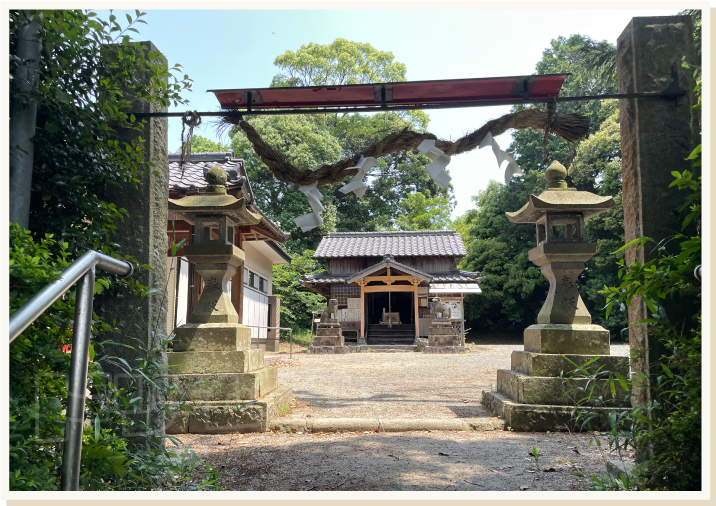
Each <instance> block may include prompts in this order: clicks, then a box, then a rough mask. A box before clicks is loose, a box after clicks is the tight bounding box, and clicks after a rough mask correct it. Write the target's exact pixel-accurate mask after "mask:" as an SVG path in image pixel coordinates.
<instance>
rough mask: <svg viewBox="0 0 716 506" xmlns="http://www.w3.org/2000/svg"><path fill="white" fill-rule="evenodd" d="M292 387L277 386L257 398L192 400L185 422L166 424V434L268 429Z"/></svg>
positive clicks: (238, 431) (244, 431)
mask: <svg viewBox="0 0 716 506" xmlns="http://www.w3.org/2000/svg"><path fill="white" fill-rule="evenodd" d="M292 394H293V392H292V390H291V387H278V388H276V389H275V390H274V391H273V392H271V393H269V394H268V395H266V396H265V397H263V398H262V399H259V400H251V401H233V402H226V401H204V402H195V403H192V404H191V408H192V411H191V413H190V414H188V415H184V416H185V419H186V423H173V424H172V425H171V426H170V425H167V434H186V433H190V434H231V433H247V432H262V431H265V430H268V429H269V428H270V426H271V424H272V422H273V421H274V420H275V419H276V418H277V417H278V416H279V412H280V410H281V409H282V408H286V407H287V406H288V403H289V402H290V400H291V397H292Z"/></svg>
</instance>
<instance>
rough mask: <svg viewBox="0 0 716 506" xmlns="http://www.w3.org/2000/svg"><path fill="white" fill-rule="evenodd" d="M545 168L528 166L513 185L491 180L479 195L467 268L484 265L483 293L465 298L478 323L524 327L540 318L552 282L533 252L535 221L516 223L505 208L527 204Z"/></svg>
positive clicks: (541, 183) (470, 316)
mask: <svg viewBox="0 0 716 506" xmlns="http://www.w3.org/2000/svg"><path fill="white" fill-rule="evenodd" d="M544 185H545V178H544V174H543V173H541V172H539V171H535V170H531V171H527V172H526V173H525V175H524V176H522V177H520V179H519V180H518V181H513V182H512V184H510V186H506V185H502V184H500V183H497V182H495V181H491V182H490V184H489V185H488V187H487V188H486V189H485V190H484V191H482V192H480V193H479V194H478V195H477V197H473V199H474V201H475V203H476V205H477V206H478V211H477V213H475V214H474V216H473V217H472V219H471V220H470V228H469V238H470V239H469V243H468V244H469V246H468V251H467V257H465V258H464V259H463V261H462V262H461V264H460V267H461V268H464V269H467V270H470V271H479V272H480V273H481V274H482V276H483V277H484V280H483V281H482V283H480V286H481V288H482V294H480V295H479V296H478V297H470V298H468V299H467V300H466V302H465V317H466V319H467V320H469V321H471V322H472V323H471V324H472V325H473V328H482V329H485V328H487V329H503V330H504V329H507V328H510V327H511V326H512V328H524V327H526V326H528V325H531V324H532V323H534V320H535V318H536V315H537V313H538V312H539V310H540V308H541V307H542V304H543V303H544V300H545V297H546V294H547V288H548V287H549V283H548V282H547V279H546V278H545V277H544V276H542V273H541V271H540V269H539V267H537V266H536V265H534V264H532V263H531V262H530V261H529V260H528V258H527V252H528V251H529V250H530V249H531V248H533V247H534V246H535V227H534V225H524V224H515V223H510V221H509V220H508V219H507V216H505V212H508V211H516V210H517V209H519V208H521V207H522V206H523V205H524V203H525V202H526V201H527V199H528V198H529V195H530V194H539V193H541V192H542V191H543V190H544Z"/></svg>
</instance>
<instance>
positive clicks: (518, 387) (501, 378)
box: [497, 369, 630, 406]
mask: <svg viewBox="0 0 716 506" xmlns="http://www.w3.org/2000/svg"><path fill="white" fill-rule="evenodd" d="M592 386H594V390H593V393H592V397H593V398H594V399H596V398H597V397H599V396H601V397H602V399H603V401H604V403H606V404H608V405H611V406H622V405H629V403H630V400H629V392H628V391H627V390H624V389H623V388H622V387H621V385H619V383H618V382H617V381H615V382H614V387H615V396H614V397H612V394H611V391H610V385H609V382H608V381H606V380H604V381H600V382H598V383H597V384H596V385H595V382H593V381H592V382H591V383H590V380H588V379H570V380H562V378H554V377H552V378H550V377H542V376H527V375H526V374H522V373H520V372H517V371H510V370H507V369H498V370H497V391H498V392H499V393H501V394H502V395H505V396H507V397H509V398H510V399H512V400H513V401H515V402H518V403H520V404H540V405H554V406H574V405H576V404H577V401H579V400H580V399H582V398H584V397H586V396H587V394H588V393H589V390H591V388H592Z"/></svg>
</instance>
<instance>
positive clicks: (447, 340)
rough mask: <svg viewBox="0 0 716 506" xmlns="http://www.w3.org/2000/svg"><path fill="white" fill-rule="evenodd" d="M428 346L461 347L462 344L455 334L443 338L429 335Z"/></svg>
mask: <svg viewBox="0 0 716 506" xmlns="http://www.w3.org/2000/svg"><path fill="white" fill-rule="evenodd" d="M428 346H437V347H440V346H462V343H461V342H460V338H459V337H458V336H456V335H455V334H450V335H443V336H434V335H432V334H431V335H430V336H429V337H428Z"/></svg>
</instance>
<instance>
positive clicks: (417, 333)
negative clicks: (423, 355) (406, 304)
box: [411, 279, 422, 339]
mask: <svg viewBox="0 0 716 506" xmlns="http://www.w3.org/2000/svg"><path fill="white" fill-rule="evenodd" d="M421 281H422V279H415V280H413V281H411V283H412V284H413V301H414V302H413V305H414V306H415V339H417V338H419V337H420V319H419V316H418V314H419V311H418V285H419V284H420V282H421Z"/></svg>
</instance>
